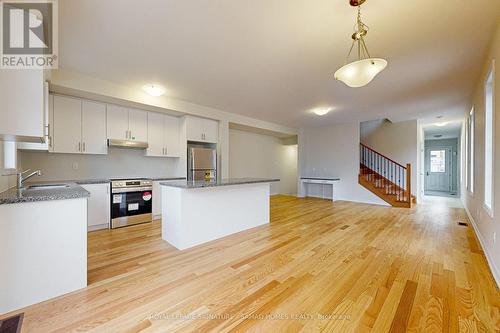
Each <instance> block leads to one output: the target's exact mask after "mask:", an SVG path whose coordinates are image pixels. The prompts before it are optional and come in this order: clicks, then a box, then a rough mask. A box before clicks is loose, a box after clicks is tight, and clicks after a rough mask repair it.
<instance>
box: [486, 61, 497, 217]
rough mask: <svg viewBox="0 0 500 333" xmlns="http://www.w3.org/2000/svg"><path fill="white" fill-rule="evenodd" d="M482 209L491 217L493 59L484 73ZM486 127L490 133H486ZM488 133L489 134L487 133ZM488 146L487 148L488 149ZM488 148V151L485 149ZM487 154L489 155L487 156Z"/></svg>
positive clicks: (492, 185) (492, 179)
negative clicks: (485, 73) (488, 100)
mask: <svg viewBox="0 0 500 333" xmlns="http://www.w3.org/2000/svg"><path fill="white" fill-rule="evenodd" d="M490 79H491V110H490V111H491V115H490V116H491V119H488V118H489V117H488V108H487V105H488V103H487V99H488V85H490ZM484 119H485V120H484V197H483V199H484V201H483V205H484V209H485V210H486V212H487V213H488V215H490V217H492V218H493V211H494V204H495V60H493V61H492V63H491V67H490V69H489V71H488V74H487V75H486V79H485V81H484ZM488 120H490V126H488V123H487V122H488ZM488 128H489V130H490V131H491V134H490V133H488V131H487V130H488ZM489 134H490V135H489ZM488 136H490V140H489V141H490V142H489V144H488V140H487V139H488ZM488 148H489V149H488ZM487 149H488V150H489V152H488V151H487ZM488 155H489V157H488ZM488 168H491V171H490V172H489V174H490V177H491V178H489V179H487V178H486V176H487V174H488V171H489V170H488ZM488 191H489V195H490V201H491V202H490V203H488V202H487V201H486V196H487V194H488Z"/></svg>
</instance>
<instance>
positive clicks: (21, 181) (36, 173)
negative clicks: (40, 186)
mask: <svg viewBox="0 0 500 333" xmlns="http://www.w3.org/2000/svg"><path fill="white" fill-rule="evenodd" d="M29 171H31V170H30V169H28V170H25V171H23V172H19V173H18V174H17V189H18V190H20V189H22V188H23V187H24V182H25V181H27V180H28V179H30V178H31V177H33V176H41V175H42V171H41V170H36V171H33V172H32V173H30V174H29V175H27V176H23V175H24V174H25V173H26V172H29Z"/></svg>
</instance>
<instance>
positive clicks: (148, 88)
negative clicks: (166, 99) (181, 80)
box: [142, 84, 167, 97]
mask: <svg viewBox="0 0 500 333" xmlns="http://www.w3.org/2000/svg"><path fill="white" fill-rule="evenodd" d="M142 90H144V91H145V92H146V93H147V94H148V95H151V96H155V97H158V96H161V95H163V94H165V92H166V91H167V90H166V89H165V88H164V87H162V86H160V85H158V84H146V85H144V86H142Z"/></svg>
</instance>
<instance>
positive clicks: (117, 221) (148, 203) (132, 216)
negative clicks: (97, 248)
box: [111, 178, 153, 229]
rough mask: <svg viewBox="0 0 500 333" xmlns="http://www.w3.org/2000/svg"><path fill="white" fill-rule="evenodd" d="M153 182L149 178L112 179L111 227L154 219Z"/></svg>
mask: <svg viewBox="0 0 500 333" xmlns="http://www.w3.org/2000/svg"><path fill="white" fill-rule="evenodd" d="M152 203H153V182H152V181H151V180H149V179H141V178H138V179H112V180H111V228H112V229H115V228H121V227H126V226H130V225H135V224H140V223H147V222H151V221H152V220H153V215H152V210H153V204H152Z"/></svg>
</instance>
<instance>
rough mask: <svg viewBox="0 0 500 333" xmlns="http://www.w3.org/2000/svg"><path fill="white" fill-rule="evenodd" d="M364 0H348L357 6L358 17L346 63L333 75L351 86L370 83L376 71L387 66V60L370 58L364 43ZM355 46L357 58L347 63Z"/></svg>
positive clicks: (365, 29) (378, 71)
mask: <svg viewBox="0 0 500 333" xmlns="http://www.w3.org/2000/svg"><path fill="white" fill-rule="evenodd" d="M365 1H366V0H350V2H349V3H350V4H351V6H353V7H358V17H357V20H356V25H355V28H354V33H353V34H352V40H353V41H352V45H351V48H350V50H349V53H348V54H347V59H346V65H344V66H343V67H341V68H339V69H338V70H337V71H336V72H335V75H334V77H335V78H336V79H337V80H340V81H342V82H344V83H345V84H346V85H348V86H349V87H351V88H359V87H363V86H366V85H367V84H368V83H370V82H371V81H372V80H373V79H374V78H375V76H377V74H378V73H380V72H381V71H383V70H384V68H385V67H386V66H387V61H386V60H384V59H381V58H372V57H371V56H370V53H369V52H368V48H367V47H366V43H365V39H364V38H365V36H366V34H367V33H368V29H369V28H368V26H367V25H366V24H364V23H363V22H362V21H361V5H362V4H363V3H364V2H365ZM355 46H357V51H358V58H357V60H355V61H353V62H351V63H349V58H350V56H351V53H352V51H353V49H354V47H355Z"/></svg>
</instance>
